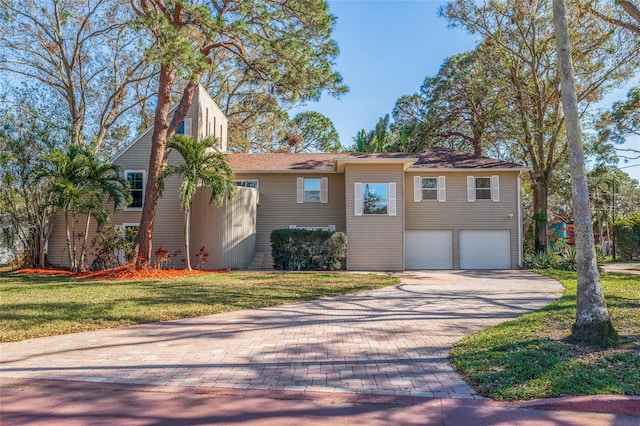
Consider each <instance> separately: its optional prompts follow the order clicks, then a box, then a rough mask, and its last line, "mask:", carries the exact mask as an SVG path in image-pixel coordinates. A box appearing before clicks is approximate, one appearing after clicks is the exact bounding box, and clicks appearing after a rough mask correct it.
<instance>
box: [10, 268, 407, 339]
mask: <svg viewBox="0 0 640 426" xmlns="http://www.w3.org/2000/svg"><path fill="white" fill-rule="evenodd" d="M398 282H399V281H398V279H396V278H393V277H389V276H386V275H376V274H345V273H235V272H234V273H229V274H210V275H209V274H207V275H201V276H191V277H188V278H180V279H173V280H163V281H87V280H75V279H73V278H69V277H52V276H41V275H23V274H14V273H0V341H2V342H10V341H18V340H23V339H28V338H33V337H42V336H51V335H56V334H65V333H72V332H78V331H86V330H95V329H101V328H111V327H121V326H127V325H132V324H141V323H148V322H154V321H165V320H171V319H177V318H187V317H194V316H199V315H209V314H215V313H219V312H227V311H233V310H240V309H248V308H259V307H264V306H272V305H278V304H282V303H293V302H298V301H302V300H311V299H317V298H320V297H324V296H333V295H338V294H345V293H351V292H355V291H361V290H368V289H374V288H380V287H384V286H388V285H392V284H397V283H398Z"/></svg>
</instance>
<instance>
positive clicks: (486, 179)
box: [467, 176, 500, 202]
mask: <svg viewBox="0 0 640 426" xmlns="http://www.w3.org/2000/svg"><path fill="white" fill-rule="evenodd" d="M467 199H468V201H470V202H473V201H476V200H491V201H500V177H499V176H480V177H479V176H467Z"/></svg>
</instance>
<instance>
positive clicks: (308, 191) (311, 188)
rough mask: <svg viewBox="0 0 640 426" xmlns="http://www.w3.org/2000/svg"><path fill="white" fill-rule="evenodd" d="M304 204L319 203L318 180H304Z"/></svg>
mask: <svg viewBox="0 0 640 426" xmlns="http://www.w3.org/2000/svg"><path fill="white" fill-rule="evenodd" d="M304 202H305V203H319V202H320V179H315V178H314V179H305V180H304Z"/></svg>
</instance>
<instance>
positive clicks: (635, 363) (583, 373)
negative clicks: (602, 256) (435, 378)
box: [451, 270, 640, 400]
mask: <svg viewBox="0 0 640 426" xmlns="http://www.w3.org/2000/svg"><path fill="white" fill-rule="evenodd" d="M540 272H541V273H542V274H544V275H547V276H549V277H551V278H555V279H557V280H559V281H560V282H561V283H562V284H563V286H564V287H565V291H564V295H563V296H562V297H561V298H560V299H558V300H557V301H555V302H554V303H552V304H550V305H549V306H547V307H545V308H543V309H541V310H539V311H537V312H533V313H531V314H528V315H524V316H522V317H520V318H518V319H516V320H513V321H509V322H506V323H503V324H500V325H498V326H495V327H491V328H488V329H486V330H483V331H482V332H480V333H477V334H474V335H472V336H468V337H466V338H464V339H462V340H461V341H459V342H458V343H456V345H455V346H454V348H453V350H452V353H451V362H452V363H453V365H454V367H455V368H456V369H457V370H458V372H459V373H460V374H461V375H462V376H463V377H464V378H465V380H467V381H468V382H469V383H470V384H471V385H472V386H474V387H475V388H476V389H477V390H478V392H479V393H480V394H481V395H484V396H488V397H490V398H493V399H497V400H526V399H535V398H552V397H560V396H568V395H597V394H625V395H640V280H639V278H640V277H639V276H638V275H630V274H629V275H626V274H606V273H605V274H603V275H602V286H603V290H604V294H605V298H606V300H607V306H608V308H609V314H610V315H611V319H612V321H613V324H614V326H615V328H616V329H617V330H618V333H620V337H621V338H622V341H621V342H620V343H619V344H618V345H616V346H614V347H610V348H597V347H591V346H588V345H581V344H575V343H573V342H570V341H569V340H568V339H567V338H568V337H569V335H570V332H571V325H572V324H573V322H574V320H575V307H576V274H575V272H563V271H553V270H545V271H540Z"/></svg>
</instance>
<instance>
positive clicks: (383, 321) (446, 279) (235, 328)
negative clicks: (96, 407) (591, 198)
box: [0, 271, 562, 399]
mask: <svg viewBox="0 0 640 426" xmlns="http://www.w3.org/2000/svg"><path fill="white" fill-rule="evenodd" d="M396 276H398V277H399V278H400V279H401V281H402V282H401V284H399V285H396V286H393V287H387V288H383V289H379V290H373V291H367V292H361V293H356V294H350V295H345V296H338V297H331V298H323V299H320V300H314V301H309V302H303V303H296V304H289V305H279V306H274V307H270V308H263V309H255V310H247V311H238V312H230V313H224V314H218V315H210V316H205V317H198V318H189V319H183V320H177V321H168V322H162V323H153V324H147V325H140V326H133V327H126V328H119V329H107V330H99V331H92V332H84V333H77V334H69V335H63V336H53V337H45V338H39V339H32V340H25V341H22V342H16V343H4V344H2V345H0V354H1V362H0V378H18V379H53V380H74V381H85V382H98V383H118V384H135V385H159V386H196V387H198V386H199V387H218V388H235V389H263V390H271V389H273V390H285V391H314V392H341V393H357V394H374V395H396V396H397V395H400V396H402V395H407V396H422V397H444V398H476V399H479V398H480V397H479V396H477V395H476V394H475V391H474V390H473V389H471V388H470V387H469V386H468V385H467V384H466V383H465V382H464V381H463V380H462V379H461V378H460V377H459V376H458V375H457V374H456V373H455V371H454V370H453V369H452V367H451V365H450V364H449V362H448V360H447V356H448V353H449V350H450V348H451V345H452V344H453V343H454V342H455V341H457V340H459V339H460V338H461V337H463V336H465V335H467V334H471V333H474V332H476V331H478V330H481V329H483V328H486V327H488V326H491V325H494V324H498V323H500V322H502V321H505V320H508V319H511V318H515V317H517V316H520V315H522V314H525V313H527V312H530V311H533V310H536V309H539V308H540V307H542V306H545V305H546V304H548V303H550V302H551V301H553V300H554V299H556V298H558V297H559V296H560V295H561V294H562V287H561V285H560V284H559V283H558V282H556V281H554V280H551V279H548V278H546V277H542V276H539V275H535V274H532V273H528V272H524V271H448V272H440V271H438V272H432V271H415V272H405V273H400V274H396Z"/></svg>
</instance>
